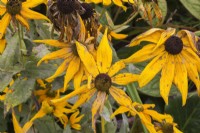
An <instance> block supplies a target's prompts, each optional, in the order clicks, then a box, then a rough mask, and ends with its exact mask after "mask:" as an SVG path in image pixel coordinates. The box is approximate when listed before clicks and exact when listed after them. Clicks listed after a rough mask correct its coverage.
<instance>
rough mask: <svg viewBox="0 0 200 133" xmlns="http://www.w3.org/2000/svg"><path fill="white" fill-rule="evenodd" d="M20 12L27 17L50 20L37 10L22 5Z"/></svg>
mask: <svg viewBox="0 0 200 133" xmlns="http://www.w3.org/2000/svg"><path fill="white" fill-rule="evenodd" d="M20 14H21V15H22V16H23V17H25V18H27V19H44V20H47V21H49V22H50V20H49V19H48V18H47V17H46V16H44V15H42V14H40V13H38V12H35V11H32V10H30V9H28V8H26V7H22V9H21V11H20Z"/></svg>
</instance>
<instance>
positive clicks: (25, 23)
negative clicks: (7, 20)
mask: <svg viewBox="0 0 200 133" xmlns="http://www.w3.org/2000/svg"><path fill="white" fill-rule="evenodd" d="M15 17H16V19H17V20H19V22H20V23H21V25H23V26H25V27H26V29H27V30H30V28H29V24H28V22H27V21H26V20H25V19H24V18H23V17H22V16H20V15H18V14H17V15H15Z"/></svg>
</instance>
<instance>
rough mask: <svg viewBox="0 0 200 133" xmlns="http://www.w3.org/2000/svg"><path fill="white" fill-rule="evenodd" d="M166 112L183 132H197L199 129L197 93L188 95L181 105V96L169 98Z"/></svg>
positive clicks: (199, 104) (199, 111)
mask: <svg viewBox="0 0 200 133" xmlns="http://www.w3.org/2000/svg"><path fill="white" fill-rule="evenodd" d="M165 110H166V113H169V114H171V115H172V116H173V118H174V120H175V122H176V123H177V124H178V128H179V129H181V130H182V131H183V132H184V133H198V132H199V130H200V126H199V125H200V97H199V96H198V95H197V94H194V95H192V96H191V97H188V99H187V102H186V105H185V106H183V107H182V99H181V96H179V97H174V98H173V99H170V100H169V105H168V106H166V108H165Z"/></svg>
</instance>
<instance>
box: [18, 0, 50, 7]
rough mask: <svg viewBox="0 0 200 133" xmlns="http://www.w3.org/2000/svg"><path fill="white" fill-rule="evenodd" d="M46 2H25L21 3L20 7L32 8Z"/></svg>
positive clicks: (43, 0)
mask: <svg viewBox="0 0 200 133" xmlns="http://www.w3.org/2000/svg"><path fill="white" fill-rule="evenodd" d="M46 1H47V0H27V1H25V2H23V3H22V5H23V6H24V7H27V8H33V7H36V6H38V5H40V4H42V3H46Z"/></svg>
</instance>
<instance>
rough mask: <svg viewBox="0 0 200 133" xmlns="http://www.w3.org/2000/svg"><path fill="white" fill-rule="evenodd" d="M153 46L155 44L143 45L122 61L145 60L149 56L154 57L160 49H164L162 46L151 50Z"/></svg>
mask: <svg viewBox="0 0 200 133" xmlns="http://www.w3.org/2000/svg"><path fill="white" fill-rule="evenodd" d="M155 46H156V45H155V44H148V45H146V46H144V47H143V48H142V49H141V50H139V51H137V52H136V53H134V54H133V55H131V56H130V57H128V58H127V59H124V62H125V63H131V62H134V63H137V62H142V61H146V60H148V59H151V58H153V57H155V56H156V55H158V54H160V53H161V52H162V51H164V47H159V48H157V49H156V50H155V51H153V50H154V48H155Z"/></svg>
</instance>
